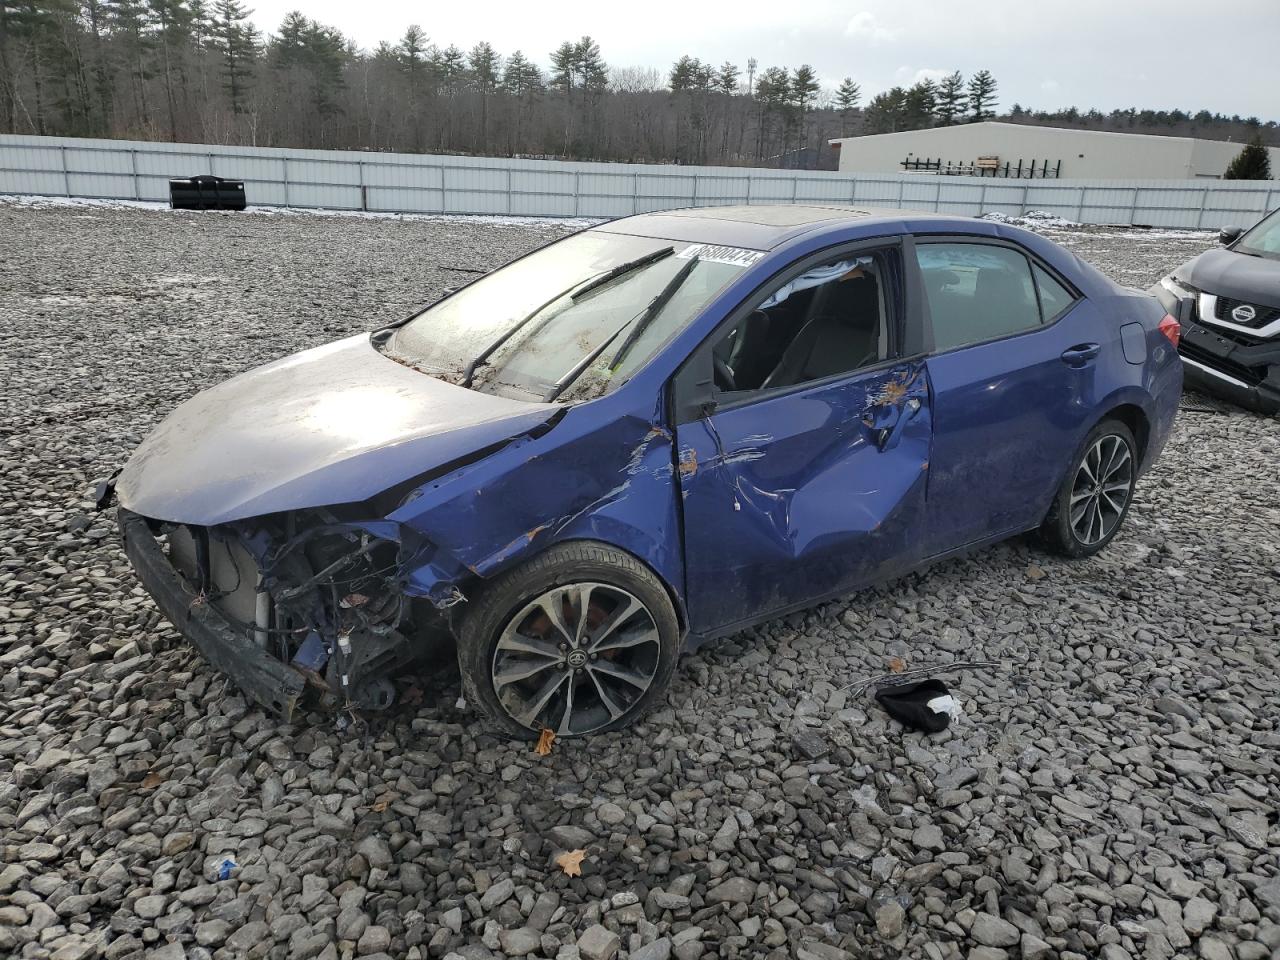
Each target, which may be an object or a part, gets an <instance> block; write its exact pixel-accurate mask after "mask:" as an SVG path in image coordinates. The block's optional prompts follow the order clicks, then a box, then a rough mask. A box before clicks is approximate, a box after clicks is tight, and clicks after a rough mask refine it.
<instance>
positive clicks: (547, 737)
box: [533, 729, 556, 757]
mask: <svg viewBox="0 0 1280 960" xmlns="http://www.w3.org/2000/svg"><path fill="white" fill-rule="evenodd" d="M555 742H556V732H555V731H554V730H546V729H544V730H543V731H542V733H540V734H539V735H538V743H537V745H536V746H535V747H534V748H533V752H534V753H536V754H537V755H538V756H540V757H545V756H547V755H548V754H550V753H551V745H552V744H553V743H555Z"/></svg>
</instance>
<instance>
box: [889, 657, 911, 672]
mask: <svg viewBox="0 0 1280 960" xmlns="http://www.w3.org/2000/svg"><path fill="white" fill-rule="evenodd" d="M906 668H907V665H906V664H905V663H903V662H902V658H901V657H891V658H890V659H889V670H890V671H891V672H893V673H901V672H902V671H903V670H905V669H906Z"/></svg>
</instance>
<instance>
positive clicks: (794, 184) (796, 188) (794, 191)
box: [791, 173, 800, 204]
mask: <svg viewBox="0 0 1280 960" xmlns="http://www.w3.org/2000/svg"><path fill="white" fill-rule="evenodd" d="M799 193H800V178H799V177H797V176H796V175H795V174H794V173H793V174H792V175H791V202H792V203H793V204H794V203H795V202H796V197H797V196H798V195H799Z"/></svg>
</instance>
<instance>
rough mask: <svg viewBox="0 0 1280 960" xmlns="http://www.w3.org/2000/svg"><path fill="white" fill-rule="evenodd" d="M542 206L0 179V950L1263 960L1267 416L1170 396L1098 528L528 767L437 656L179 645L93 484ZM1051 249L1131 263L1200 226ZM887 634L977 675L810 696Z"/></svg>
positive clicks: (1091, 237)
mask: <svg viewBox="0 0 1280 960" xmlns="http://www.w3.org/2000/svg"><path fill="white" fill-rule="evenodd" d="M565 229H566V228H565V227H564V226H562V225H553V224H547V223H542V224H521V225H503V224H501V223H494V222H490V223H480V224H477V223H466V222H456V221H453V222H451V221H432V220H427V219H417V220H408V219H405V220H397V219H363V218H351V217H342V218H339V217H323V216H266V215H212V214H211V215H198V214H177V213H169V212H160V211H155V210H137V209H127V208H126V209H110V208H105V207H92V206H79V207H77V206H66V207H48V208H45V207H23V206H18V205H14V204H3V203H0V316H3V317H4V318H5V322H4V324H3V327H2V328H0V379H2V380H3V382H4V388H3V393H2V394H0V403H2V406H0V853H2V854H3V855H2V856H0V956H5V957H8V956H14V957H32V958H34V957H48V956H53V957H55V958H57V960H76V958H86V957H97V956H104V957H107V958H112V960H122V958H126V957H140V956H149V957H159V958H166V960H169V958H179V957H183V956H186V957H198V958H205V957H227V958H230V957H240V956H269V957H277V958H279V957H299V958H303V957H312V956H317V957H322V958H325V960H336V958H339V957H341V958H346V957H353V956H364V957H378V958H381V957H382V956H384V955H385V956H389V957H395V958H402V957H409V958H419V957H426V956H430V957H442V956H446V955H448V954H450V953H451V952H453V953H455V954H460V955H461V956H463V957H467V958H476V957H487V956H490V955H494V956H498V955H505V956H509V957H510V956H526V955H531V956H541V957H563V958H572V957H582V958H585V960H609V958H610V957H613V956H615V955H616V956H619V957H621V956H624V955H626V954H628V953H629V955H630V957H631V958H635V960H640V958H643V960H665V958H668V957H670V956H675V957H677V958H678V960H694V958H697V957H702V956H707V957H711V956H721V957H738V956H762V955H766V954H767V955H769V956H773V957H798V958H817V960H838V958H843V957H850V956H856V957H885V958H890V957H903V956H905V957H929V958H932V960H940V958H971V960H1000V958H1005V957H1008V958H1016V957H1023V958H1028V960H1033V958H1043V957H1062V958H1094V957H1101V958H1105V960H1121V958H1126V957H1135V958H1136V957H1146V958H1164V957H1171V956H1197V955H1198V956H1201V957H1205V958H1209V960H1230V958H1236V960H1259V958H1266V957H1271V958H1276V957H1280V825H1277V813H1276V810H1277V805H1278V801H1280V764H1278V761H1277V758H1278V757H1280V750H1278V748H1280V727H1278V723H1277V717H1278V716H1280V713H1278V710H1280V679H1278V678H1277V666H1278V665H1280V664H1278V663H1277V659H1278V658H1277V649H1278V648H1277V618H1278V615H1280V583H1278V581H1280V577H1278V574H1280V557H1278V556H1277V548H1278V547H1280V534H1278V533H1277V531H1278V530H1280V515H1278V511H1277V507H1276V503H1275V489H1274V488H1275V483H1274V481H1275V479H1276V475H1277V466H1276V465H1277V459H1278V457H1280V423H1278V422H1277V421H1276V420H1274V419H1266V418H1262V417H1257V416H1253V415H1250V414H1245V413H1241V412H1238V411H1231V410H1230V409H1229V408H1226V407H1223V406H1221V405H1219V404H1215V403H1213V402H1212V401H1209V400H1207V399H1204V398H1198V397H1190V398H1188V401H1189V402H1188V403H1187V406H1189V407H1194V408H1195V410H1194V411H1188V412H1185V413H1184V414H1183V416H1182V417H1181V419H1180V422H1179V425H1178V429H1177V432H1176V434H1175V435H1174V437H1173V439H1172V441H1171V442H1170V444H1169V447H1168V449H1167V450H1166V452H1165V454H1164V457H1163V459H1162V460H1161V461H1160V462H1159V463H1158V464H1157V465H1156V467H1155V469H1154V470H1153V471H1152V472H1151V473H1150V474H1149V475H1148V477H1147V478H1146V479H1145V480H1144V482H1143V483H1142V484H1141V486H1140V487H1139V491H1138V498H1137V502H1136V503H1135V506H1134V508H1133V511H1132V513H1131V515H1130V518H1129V522H1128V525H1127V527H1126V529H1125V531H1124V532H1123V533H1122V535H1121V536H1120V537H1119V539H1118V540H1116V542H1115V543H1114V544H1113V545H1112V546H1111V547H1110V548H1109V549H1108V550H1107V551H1105V552H1104V553H1103V554H1102V555H1100V556H1099V557H1097V558H1094V559H1092V560H1088V561H1083V562H1064V561H1061V560H1058V559H1056V558H1054V557H1051V556H1048V555H1046V554H1044V553H1042V552H1040V551H1039V550H1038V549H1036V548H1035V546H1034V545H1032V544H1030V543H1027V542H1025V541H1014V542H1010V543H1007V544H1004V545H1002V546H999V547H996V548H994V549H990V550H987V551H985V552H983V553H981V554H979V555H976V556H973V557H970V558H967V559H960V560H954V561H951V562H948V563H945V564H941V565H939V566H937V567H935V568H933V569H931V570H929V571H927V572H925V573H923V574H919V575H914V576H911V577H907V578H905V579H903V580H901V581H898V582H895V583H893V584H891V585H890V586H888V587H885V588H883V589H879V590H875V591H870V592H867V593H863V594H860V595H858V596H856V597H854V598H851V599H850V600H849V601H847V602H839V603H828V604H826V605H824V606H822V607H820V608H817V609H815V610H813V611H810V612H808V613H805V614H799V615H795V616H791V617H788V618H786V619H782V620H778V621H775V622H772V623H769V624H766V625H764V626H762V627H760V628H757V629H754V630H751V631H749V632H746V633H743V634H741V635H738V636H735V637H732V638H729V639H728V640H726V641H723V642H721V643H719V644H718V645H716V646H714V647H713V648H711V649H704V650H703V651H702V652H701V653H699V654H698V655H695V656H688V657H685V658H684V659H683V660H682V662H681V666H680V668H679V670H678V672H677V676H676V679H675V683H674V687H673V689H672V691H671V695H670V697H669V700H668V702H667V705H666V706H665V707H664V708H662V709H660V710H659V711H658V712H656V713H655V714H653V715H651V717H650V718H649V719H647V720H646V721H645V722H643V723H642V724H640V725H639V726H637V727H636V728H634V729H633V730H631V731H628V732H622V733H617V734H610V735H605V736H599V737H596V738H594V739H592V740H589V741H587V742H567V743H566V742H561V743H557V744H556V745H555V747H554V749H553V751H552V753H551V755H550V756H548V757H546V758H539V757H538V756H536V755H535V754H533V753H532V752H530V750H529V746H528V745H527V744H512V743H507V742H504V741H500V740H497V739H494V738H492V737H489V736H485V735H477V734H476V732H475V729H474V725H473V720H474V717H473V715H471V714H469V713H468V712H466V711H465V709H459V707H458V706H457V705H456V704H455V700H456V698H457V695H458V681H457V677H456V674H453V675H450V674H449V673H448V672H447V671H446V672H443V673H441V674H440V675H438V676H433V677H427V678H424V679H423V680H422V685H423V687H424V688H425V691H426V692H425V697H424V698H423V701H422V702H421V703H420V704H417V705H412V704H410V705H404V706H401V707H400V708H398V709H397V710H395V711H394V712H392V713H391V714H390V715H387V716H384V717H380V718H377V719H375V720H374V721H373V722H372V723H371V725H370V726H369V728H368V729H367V730H366V731H364V732H363V733H357V732H356V730H354V729H349V730H347V731H345V732H340V731H338V730H337V729H335V726H334V724H333V723H332V721H326V720H322V719H319V718H313V719H312V720H311V722H309V723H303V724H295V725H293V726H288V727H282V726H280V725H278V724H277V723H275V722H274V721H273V720H272V719H271V718H270V717H268V716H265V715H264V714H263V712H262V711H260V710H258V709H256V708H253V707H251V706H247V705H246V703H245V701H244V700H243V699H242V698H241V697H240V696H238V695H237V694H236V692H235V691H234V690H233V689H230V688H228V685H227V683H226V681H225V680H224V679H223V678H222V677H221V676H219V675H217V674H216V673H214V672H213V671H211V670H210V669H209V668H207V667H206V666H205V665H204V664H203V663H202V661H200V660H199V659H198V658H197V657H196V656H195V655H194V654H193V653H192V651H191V650H190V648H189V647H187V646H186V645H185V644H184V643H183V642H182V641H181V639H180V638H179V636H178V634H177V633H176V631H175V630H174V629H173V628H172V627H170V626H169V625H168V624H167V623H165V622H164V621H162V619H161V618H160V615H159V614H158V613H157V611H156V609H155V608H154V606H153V605H152V603H151V601H150V600H149V599H148V598H147V597H146V596H145V595H144V594H143V592H142V591H141V589H140V588H139V587H138V586H137V584H136V582H135V580H134V579H133V577H132V576H131V574H130V571H129V569H128V567H127V565H126V563H125V560H124V557H123V554H122V553H121V551H120V549H119V548H118V547H117V544H116V541H115V536H114V530H113V524H112V519H111V517H110V516H98V515H95V514H94V513H93V512H92V510H91V509H90V506H89V504H88V503H87V502H86V501H85V499H84V498H85V495H86V493H85V491H86V489H87V488H88V487H89V486H90V484H91V482H92V480H94V479H95V478H98V477H101V476H103V475H105V474H106V473H107V472H108V471H109V470H110V469H112V468H113V467H115V466H116V465H118V464H119V463H120V462H122V460H123V459H124V458H125V456H126V455H127V453H128V452H129V450H130V449H131V448H132V447H133V445H134V444H135V443H137V442H138V440H139V439H141V437H142V436H143V435H144V434H145V433H146V432H147V431H148V430H149V429H150V428H151V426H152V425H153V424H154V423H155V422H156V421H157V420H158V419H159V418H160V417H161V416H162V415H163V414H164V413H165V412H167V411H168V410H169V409H170V408H171V407H172V406H173V405H174V404H176V403H178V402H179V401H180V400H182V399H183V398H185V397H187V396H189V395H190V394H192V393H194V392H195V391H196V390H199V389H201V388H203V387H206V386H209V385H211V384H213V383H215V382H217V381H219V380H222V379H224V378H225V377H227V376H228V375H230V374H232V373H235V372H237V371H239V370H242V369H244V368H247V367H250V366H252V365H255V364H258V363H261V362H264V361H266V360H269V359H272V358H274V357H277V356H280V355H282V354H286V353H289V352H292V351H294V350H297V349H300V348H303V347H307V346H311V345H315V344H319V343H322V342H324V341H327V340H331V339H335V338H337V337H339V336H342V335H344V334H347V333H349V332H353V331H358V330H363V329H367V328H369V327H372V326H374V325H376V324H377V323H378V322H379V321H380V320H383V319H385V318H387V317H396V316H400V315H403V314H405V313H406V312H408V311H410V310H411V309H412V308H414V307H415V306H417V305H419V304H422V303H423V302H425V301H428V300H430V299H432V298H433V297H434V296H436V295H437V294H438V293H439V292H440V291H441V289H442V288H443V287H445V286H448V285H450V284H451V283H454V282H456V281H458V280H459V279H465V278H466V277H467V276H468V274H465V273H460V272H457V271H455V270H454V269H452V268H469V269H475V268H482V267H490V266H493V265H495V264H497V263H500V262H502V261H505V260H507V259H509V258H511V257H513V256H515V255H516V254H518V253H520V252H522V251H524V250H525V249H527V248H529V247H531V246H533V245H536V244H538V243H541V242H543V241H545V240H547V239H549V238H551V237H554V236H557V235H559V234H560V233H563V232H564V230H565ZM1052 235H1053V236H1054V238H1055V239H1058V240H1060V241H1062V242H1065V243H1066V244H1068V245H1069V246H1071V247H1072V248H1074V249H1076V250H1077V251H1079V252H1080V253H1081V254H1082V255H1083V256H1085V257H1086V258H1087V259H1090V260H1092V261H1094V262H1095V263H1097V264H1099V265H1100V266H1102V267H1103V268H1104V269H1105V270H1108V271H1109V272H1110V273H1111V274H1112V275H1113V276H1115V277H1117V278H1118V279H1120V280H1122V281H1125V282H1129V283H1136V284H1143V285H1145V284H1147V283H1150V282H1151V281H1153V280H1154V279H1156V278H1157V277H1158V276H1159V275H1160V274H1161V273H1162V272H1163V271H1165V270H1166V269H1167V268H1169V267H1172V266H1174V265H1176V264H1177V263H1179V262H1180V261H1182V260H1184V259H1185V258H1187V257H1189V256H1190V255H1192V254H1194V253H1196V252H1197V251H1199V250H1201V249H1203V248H1205V247H1207V246H1209V245H1210V243H1211V238H1210V237H1208V236H1207V235H1204V234H1171V233H1169V232H1164V233H1159V234H1153V233H1147V234H1144V233H1141V232H1134V231H1122V230H1114V229H1111V230H1108V229H1089V230H1085V229H1076V230H1055V231H1053V232H1052ZM1202 411H1209V412H1202ZM1214 411H1217V412H1214ZM895 657H896V658H901V659H902V660H903V661H905V664H906V666H907V668H908V669H914V668H920V667H940V666H944V665H945V664H946V663H948V662H949V661H953V660H957V659H979V658H981V659H991V660H995V661H998V662H999V664H1000V666H999V668H998V669H992V670H982V671H958V672H956V673H954V674H951V675H948V676H950V677H951V678H952V679H954V680H956V681H957V683H956V684H955V685H954V686H955V688H956V692H957V695H958V697H959V699H960V700H961V702H962V705H963V709H964V714H963V716H962V717H961V718H960V719H959V720H958V721H957V722H955V723H953V724H952V726H951V728H950V729H949V730H947V731H945V732H944V733H942V734H939V735H935V736H922V735H918V734H910V735H904V733H903V731H902V730H901V728H899V727H897V726H896V725H895V724H893V723H891V722H890V721H888V720H887V719H886V718H885V716H884V715H883V714H882V713H881V712H880V711H879V709H878V708H877V707H876V706H875V705H874V704H873V703H871V702H869V700H868V699H867V697H866V695H865V694H858V695H853V694H851V692H850V691H849V690H847V689H842V687H843V685H845V684H847V683H850V682H852V681H855V680H858V679H861V678H864V677H868V676H874V675H878V674H882V673H884V672H885V671H886V670H887V669H889V664H890V661H891V659H892V658H895ZM578 848H581V849H585V850H586V857H585V859H584V860H583V863H582V875H581V876H580V877H574V878H570V877H568V876H566V875H565V874H564V873H563V872H562V871H561V870H560V869H559V868H558V867H557V866H556V865H555V864H554V860H553V858H554V857H555V856H556V855H557V854H558V853H560V852H562V851H565V850H572V849H578Z"/></svg>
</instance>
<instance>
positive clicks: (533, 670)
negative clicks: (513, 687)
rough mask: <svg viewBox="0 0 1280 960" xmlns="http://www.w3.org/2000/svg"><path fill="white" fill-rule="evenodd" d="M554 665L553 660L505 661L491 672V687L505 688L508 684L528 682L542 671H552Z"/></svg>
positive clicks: (511, 659) (512, 659)
mask: <svg viewBox="0 0 1280 960" xmlns="http://www.w3.org/2000/svg"><path fill="white" fill-rule="evenodd" d="M555 664H556V662H555V661H554V660H533V661H530V660H516V659H514V658H510V659H506V660H504V661H503V662H502V665H501V666H499V667H496V668H495V669H494V671H493V686H494V688H495V689H497V688H498V687H505V686H506V685H507V684H509V683H516V682H517V681H520V680H528V679H529V678H530V677H534V676H537V675H538V674H540V673H541V672H542V671H543V670H551V669H553V668H554V667H555Z"/></svg>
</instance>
